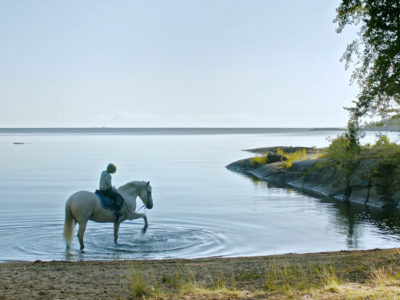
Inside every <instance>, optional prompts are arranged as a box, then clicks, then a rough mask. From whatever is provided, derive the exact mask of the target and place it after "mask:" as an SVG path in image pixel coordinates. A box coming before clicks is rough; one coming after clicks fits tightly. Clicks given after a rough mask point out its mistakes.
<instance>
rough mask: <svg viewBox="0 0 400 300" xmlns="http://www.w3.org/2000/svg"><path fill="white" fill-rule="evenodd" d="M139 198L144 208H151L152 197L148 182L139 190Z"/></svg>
mask: <svg viewBox="0 0 400 300" xmlns="http://www.w3.org/2000/svg"><path fill="white" fill-rule="evenodd" d="M139 197H140V199H142V201H143V203H144V205H146V208H148V209H152V208H153V197H152V195H151V185H150V181H148V182H146V183H145V185H144V187H143V188H141V189H140V192H139Z"/></svg>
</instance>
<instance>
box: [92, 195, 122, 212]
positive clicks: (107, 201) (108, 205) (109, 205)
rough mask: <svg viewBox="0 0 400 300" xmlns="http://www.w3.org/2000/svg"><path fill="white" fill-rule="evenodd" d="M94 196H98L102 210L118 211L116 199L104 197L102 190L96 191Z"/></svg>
mask: <svg viewBox="0 0 400 300" xmlns="http://www.w3.org/2000/svg"><path fill="white" fill-rule="evenodd" d="M94 194H95V195H96V196H97V198H99V201H100V205H101V207H102V208H104V209H109V210H112V211H116V210H117V209H118V207H117V205H116V201H115V199H114V198H111V197H109V196H106V195H104V193H103V192H102V191H100V190H96V191H95V192H94Z"/></svg>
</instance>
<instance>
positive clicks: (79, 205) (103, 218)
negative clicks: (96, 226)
mask: <svg viewBox="0 0 400 300" xmlns="http://www.w3.org/2000/svg"><path fill="white" fill-rule="evenodd" d="M117 191H118V192H119V193H120V194H121V196H122V197H123V198H124V200H125V202H124V206H123V207H122V209H121V214H122V215H121V216H120V217H119V218H118V220H116V219H115V218H116V216H115V214H114V213H113V212H112V211H111V210H108V209H104V208H102V207H101V205H100V201H99V198H98V197H97V196H96V195H95V194H94V193H91V192H86V191H80V192H76V193H75V194H73V195H71V196H70V197H69V198H68V200H67V202H66V203H65V223H64V239H65V242H66V245H67V249H69V248H70V246H71V242H72V235H73V233H74V228H75V224H76V223H78V224H79V231H78V238H79V244H80V245H81V250H83V248H84V247H85V245H84V243H83V234H84V233H85V229H86V224H87V222H88V221H89V220H92V221H95V222H101V223H105V222H114V242H115V243H117V240H118V230H119V225H120V224H121V222H122V221H124V220H127V219H128V220H133V219H139V218H143V220H144V227H143V229H142V233H145V232H146V230H147V227H148V226H149V223H148V222H147V217H146V215H145V214H140V213H137V212H135V209H136V197H137V196H139V197H140V199H142V201H143V203H144V205H145V206H146V208H148V209H151V208H152V207H153V198H152V196H151V185H150V182H147V181H132V182H129V183H127V184H125V185H123V186H121V187H119V188H118V189H117Z"/></svg>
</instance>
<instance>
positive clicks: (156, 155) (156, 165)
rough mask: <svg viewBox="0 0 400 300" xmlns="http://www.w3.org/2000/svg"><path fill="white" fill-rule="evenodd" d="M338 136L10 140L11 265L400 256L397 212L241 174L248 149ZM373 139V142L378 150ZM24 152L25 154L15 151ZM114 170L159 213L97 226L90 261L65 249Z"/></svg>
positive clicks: (161, 134) (11, 135)
mask: <svg viewBox="0 0 400 300" xmlns="http://www.w3.org/2000/svg"><path fill="white" fill-rule="evenodd" d="M338 133H339V132H337V131H310V130H306V129H286V130H275V129H269V130H255V131H251V130H244V131H243V130H242V131H235V130H233V131H226V130H211V129H205V130H201V131H196V130H185V131H179V130H177V129H175V130H170V131H168V130H149V129H148V130H144V131H140V130H136V131H135V132H130V131H129V130H121V131H118V130H113V131H112V132H102V131H101V130H100V131H96V132H91V131H90V130H89V131H88V130H81V131H79V130H75V131H73V132H69V131H68V130H63V131H57V130H55V131H40V132H38V131H35V130H27V131H23V130H22V131H21V130H20V131H15V130H11V131H10V130H8V131H7V130H3V131H1V130H0V154H1V155H0V165H1V166H2V172H1V173H0V204H1V209H0V240H1V244H0V261H14V260H28V261H33V260H37V259H40V260H60V259H67V260H95V259H99V260H111V259H152V258H195V257H209V256H253V255H266V254H280V253H288V252H298V253H300V252H317V251H331V250H343V249H369V248H390V247H399V246H400V239H399V238H400V235H399V232H400V218H399V214H398V212H391V213H389V212H386V211H383V210H379V209H365V208H363V207H360V206H356V205H347V204H344V203H336V202H334V201H330V200H324V199H318V198H314V197H311V196H309V195H305V194H302V193H299V192H297V191H293V190H291V189H287V188H280V187H274V186H268V184H267V183H264V182H260V181H257V180H253V179H251V178H249V177H246V176H243V175H240V174H236V173H233V172H231V171H229V170H227V169H226V168H225V166H226V165H227V164H229V163H231V162H233V161H235V160H238V159H241V158H244V157H248V156H251V154H249V153H247V152H243V151H241V150H242V149H249V148H256V147H264V146H275V145H282V146H285V145H286V146H288V145H301V146H317V147H321V146H326V145H327V144H328V141H327V140H326V137H327V136H331V137H333V136H335V135H336V134H338ZM372 138H373V134H369V135H368V137H367V139H372ZM15 142H21V143H23V144H14V143H15ZM108 162H114V163H115V164H116V165H117V166H118V171H117V173H116V174H115V175H114V176H113V183H114V184H115V185H117V186H118V185H122V184H124V183H126V182H128V181H131V180H150V181H151V184H152V186H153V199H154V208H153V209H152V210H146V213H147V216H148V219H149V223H150V227H149V230H148V232H147V233H146V234H145V235H144V236H141V234H140V229H141V227H142V226H143V224H142V221H126V222H124V223H122V224H121V228H120V235H119V244H118V245H114V243H113V229H112V224H111V223H110V224H98V223H94V222H89V224H88V227H87V231H86V234H85V243H86V250H85V253H80V251H79V244H78V241H77V238H76V237H75V238H74V241H73V246H72V249H71V251H70V252H66V251H65V244H64V241H63V239H62V228H63V222H64V203H65V200H66V199H67V198H68V196H69V195H70V194H72V193H74V192H75V191H78V190H89V191H93V190H95V189H96V188H97V185H98V180H99V175H100V172H101V171H102V170H103V169H104V168H105V166H106V165H107V163H108ZM138 206H141V201H140V200H138Z"/></svg>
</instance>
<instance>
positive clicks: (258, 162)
mask: <svg viewBox="0 0 400 300" xmlns="http://www.w3.org/2000/svg"><path fill="white" fill-rule="evenodd" d="M266 163H267V158H266V157H265V156H255V157H253V158H252V159H250V164H251V165H252V166H262V165H265V164H266Z"/></svg>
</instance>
